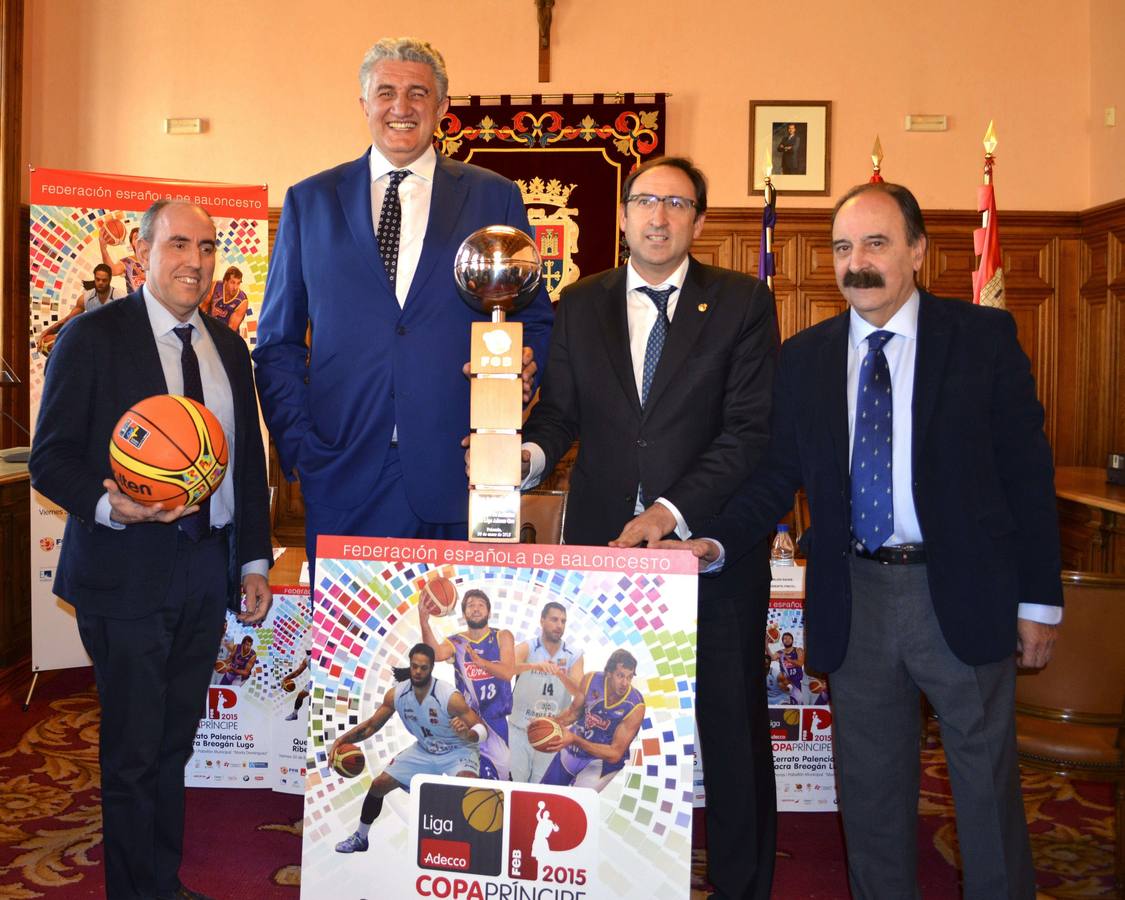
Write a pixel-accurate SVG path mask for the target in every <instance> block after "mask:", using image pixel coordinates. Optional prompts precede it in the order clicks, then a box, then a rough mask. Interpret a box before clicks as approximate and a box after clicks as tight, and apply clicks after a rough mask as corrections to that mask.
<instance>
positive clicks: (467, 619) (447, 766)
mask: <svg viewBox="0 0 1125 900" xmlns="http://www.w3.org/2000/svg"><path fill="white" fill-rule="evenodd" d="M317 557H318V558H317V568H316V584H315V585H314V586H313V588H314V599H313V615H314V634H313V650H312V659H313V664H312V670H313V690H312V696H311V698H310V702H311V704H312V705H311V711H310V714H309V715H310V728H309V766H308V776H307V781H306V784H307V788H306V794H305V827H304V845H303V857H302V876H301V882H302V883H301V893H302V896H303V897H311V898H319V897H325V898H328V897H331V898H332V900H343V898H364V897H374V896H381V897H382V896H385V897H396V898H403V900H406V898H410V897H453V896H457V897H465V898H469V897H480V898H485V897H502V896H507V897H516V896H526V897H531V896H534V897H536V898H540V900H575V898H580V897H589V898H595V897H615V898H637V900H641V898H644V900H651V898H669V900H672V898H675V900H680V898H683V897H685V896H687V893H688V890H689V883H690V862H691V856H690V854H691V822H692V809H691V806H692V767H693V766H692V763H693V753H694V743H695V724H694V703H695V697H694V683H695V608H696V607H695V598H696V581H697V579H696V568H695V564H694V561H693V558H692V557H691V555H690V554H688V553H684V552H670V551H648V550H628V551H619V550H615V549H611V548H606V547H602V548H594V547H569V546H537V545H522V544H517V545H494V544H465V543H457V542H440V541H439V542H423V541H407V540H391V539H372V538H339V537H322V538H321V539H320V542H319V544H318V548H317Z"/></svg>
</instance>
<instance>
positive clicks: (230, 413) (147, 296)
mask: <svg viewBox="0 0 1125 900" xmlns="http://www.w3.org/2000/svg"><path fill="white" fill-rule="evenodd" d="M142 290H143V293H144V300H145V311H146V312H147V313H148V321H149V325H150V326H151V327H152V336H153V337H154V338H155V339H156V350H157V353H158V354H159V355H160V367H161V368H162V369H163V370H164V381H165V384H166V385H167V386H168V393H169V394H180V395H183V393H184V371H183V366H182V364H181V362H180V356H181V354H182V353H183V348H184V345H183V342H182V341H181V340H180V339H179V337H177V336H176V333H175V331H174V329H175V328H177V327H179V326H180V325H185V324H186V325H191V326H192V335H191V346H192V349H193V350H195V355H196V357H198V359H199V374H200V376H201V378H202V381H203V399H204V405H205V406H206V407H207V408H208V409H209V410H211V412H212V413H214V414H215V418H217V419H218V420H219V424H220V425H222V426H223V433H224V434H225V435H226V439H227V477H225V478H224V479H223V480H222V481H221V482H220V483H219V487H218V488H217V489H216V490H215V492H214V493H213V494H212V495H211V506H210V510H211V527H212V528H222V527H224V526H226V525H229V524H230V523H231V522H233V521H234V435H235V428H236V422H235V417H234V396H233V395H232V394H231V389H230V381H229V379H228V378H227V372H226V369H225V368H224V367H223V361H222V359H221V358H220V357H219V351H218V349H217V348H216V347H215V343H214V341H212V340H211V335H209V334H208V333H207V329H206V327H205V326H204V325H203V320H202V319H201V318H200V316H199V310H198V309H196V310H195V311H193V312H192V314H191V318H190V319H188V321H187V322H181V321H180V320H179V319H177V318H176V317H175V316H174V315H172V313H170V312H169V311H168V310H167V309H165V308H164V306H163V305H161V303H160V302H159V301H158V300H157V299H156V298H155V297H153V296H152V294H151V293H150V292H149V289H148V285H147V284H146V285H145V286H144V287H143V289H142ZM256 426H257V423H256V422H255V423H253V425H252V426H251V425H249V424H247V426H246V427H256ZM110 511H111V507H110V504H109V493H108V492H107V493H106V494H104V495H103V496H102V498H101V499H100V500H99V501H98V506H97V510H96V512H95V520H96V521H97V522H98V523H99V524H100V525H105V526H107V527H109V528H113V529H115V530H119V529H122V528H125V527H126V526H124V525H122V524H121V523H120V522H115V521H113V520H112V519H111V518H110V515H109V514H110ZM196 515H198V514H196ZM268 572H269V562H268V561H267V560H264V559H263V560H253V561H251V562H248V563H246V564H245V565H244V566H243V567H242V575H243V577H245V576H246V575H249V574H257V575H265V574H266V573H268Z"/></svg>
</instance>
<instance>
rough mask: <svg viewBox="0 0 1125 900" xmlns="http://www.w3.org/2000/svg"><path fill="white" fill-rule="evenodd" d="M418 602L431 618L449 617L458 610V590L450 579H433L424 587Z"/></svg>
mask: <svg viewBox="0 0 1125 900" xmlns="http://www.w3.org/2000/svg"><path fill="white" fill-rule="evenodd" d="M418 602H419V603H422V604H425V607H426V612H428V613H429V614H430V615H431V616H448V615H449V614H450V613H451V612H453V610H455V609H456V608H457V588H456V587H455V586H454V584H453V582H452V581H450V580H449V579H448V578H431V579H430V580H429V581H427V582H426V583H425V584H424V585H422V590H421V591H420V593H419V599H418Z"/></svg>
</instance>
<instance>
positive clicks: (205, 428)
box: [109, 394, 227, 509]
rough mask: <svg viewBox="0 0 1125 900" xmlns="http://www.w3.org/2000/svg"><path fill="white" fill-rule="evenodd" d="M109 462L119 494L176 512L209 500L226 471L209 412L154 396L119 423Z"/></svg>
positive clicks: (219, 429)
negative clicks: (181, 507)
mask: <svg viewBox="0 0 1125 900" xmlns="http://www.w3.org/2000/svg"><path fill="white" fill-rule="evenodd" d="M109 462H110V466H111V467H112V469H113V477H114V479H115V480H116V481H117V484H118V486H119V487H120V488H121V490H122V491H123V492H124V493H125V494H127V495H128V496H129V497H130V498H132V499H133V500H136V501H137V502H138V503H146V504H149V505H152V506H159V507H160V508H161V509H175V508H176V507H177V506H180V505H181V504H182V505H183V506H194V505H195V504H196V503H201V502H202V501H203V500H205V499H207V497H209V496H210V495H211V493H212V492H213V491H214V490H215V488H217V487H218V486H219V483H220V482H221V481H222V480H223V475H225V474H226V471H227V438H226V435H225V434H224V433H223V426H222V425H220V424H219V420H218V419H216V418H215V415H214V413H212V412H211V411H210V410H209V409H207V407H205V406H203V404H201V403H197V402H196V401H194V400H190V399H188V398H187V397H178V396H176V395H175V394H157V395H156V396H154V397H146V398H145V399H144V400H141V401H140V402H139V403H134V404H133V405H132V406H131V407H130V408H129V409H128V410H127V411H126V413H125V415H123V416H122V417H121V418H120V419H119V420H118V422H117V425H116V426H115V427H114V429H113V434H112V436H111V437H110V441H109Z"/></svg>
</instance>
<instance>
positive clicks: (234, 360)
mask: <svg viewBox="0 0 1125 900" xmlns="http://www.w3.org/2000/svg"><path fill="white" fill-rule="evenodd" d="M137 248H138V255H139V257H140V260H141V263H142V265H143V266H144V268H145V270H146V272H147V275H148V278H147V281H146V283H145V285H144V288H143V289H142V290H139V291H137V292H136V293H133V294H130V295H129V296H128V297H126V298H124V299H123V300H118V301H115V302H114V303H110V304H107V305H105V306H103V307H101V308H99V309H96V310H94V311H93V312H90V313H87V314H85V315H82V316H79V317H78V318H77V319H75V320H74V321H73V322H72V323H71V324H70V325H69V326H68V327H67V328H66V329H65V330H64V331H63V333H62V335H61V336H60V337H59V339H58V342H57V343H56V345H55V352H54V353H53V354H52V356H51V361H50V364H49V365H48V367H47V376H46V381H45V383H44V387H43V402H42V406H41V407H40V410H39V421H38V424H37V426H36V434H35V445H34V447H33V448H32V452H31V461H30V468H31V479H32V484H33V485H34V486H35V489H36V490H38V491H40V492H41V493H42V494H44V495H45V496H46V497H48V498H50V499H51V500H53V501H54V502H56V503H58V504H59V505H60V506H61V507H63V509H65V510H66V511H67V512H68V513H69V514H70V517H69V518H68V519H67V523H66V531H65V533H64V537H65V540H64V541H63V549H62V556H61V558H60V560H59V570H58V574H57V576H56V578H55V593H56V594H58V595H59V596H60V597H62V598H63V599H65V600H66V601H68V602H69V603H71V604H73V605H74V607H75V609H76V611H77V618H78V629H79V632H80V634H81V636H82V643H83V645H84V646H85V648H86V652H87V653H89V654H90V657H91V659H93V661H94V676H95V678H96V680H97V685H98V697H99V699H100V700H101V706H102V719H101V743H100V758H101V772H102V819H103V840H104V844H105V866H106V873H105V881H106V894H107V895H108V896H109V897H112V898H114V900H117V898H134V897H137V898H141V897H143V898H146V900H151V898H152V897H157V898H161V900H164V898H190V897H199V896H201V895H199V894H196V893H194V892H192V891H190V890H188V889H187V888H185V887H184V886H183V885H182V884H180V880H179V876H178V871H179V867H180V858H181V854H182V848H183V831H184V764H185V763H186V761H187V758H188V756H190V754H191V747H192V740H193V738H194V736H195V729H196V726H197V725H198V723H199V716H200V710H201V709H203V706H204V702H205V700H204V698H205V694H206V690H207V684H208V682H209V680H210V676H211V674H212V667H213V665H214V662H215V654H216V650H217V644H218V638H219V635H220V634H222V631H223V618H224V614H225V608H226V607H227V605H228V604H230V605H231V606H232V608H233V609H235V610H237V609H238V608H239V581H240V580H241V583H242V588H243V589H244V590H245V594H246V598H245V612H243V613H242V614H241V615H240V618H241V619H242V620H243V621H244V622H257V621H259V620H261V618H262V617H263V616H264V615H265V614H266V612H267V610H268V609H269V605H270V591H269V585H268V584H267V582H266V577H265V576H266V572H267V571H268V567H269V559H270V537H269V509H268V500H267V496H268V492H267V487H266V472H265V454H264V451H263V449H262V440H261V436H260V434H259V431H258V426H257V418H258V407H257V402H256V399H255V396H254V384H253V380H252V376H251V371H250V357H249V355H248V354H247V352H246V345H245V344H244V343H243V342H242V340H241V339H240V338H239V337H238V336H237V335H236V334H234V333H232V332H231V331H229V330H228V329H226V328H224V327H223V326H222V325H220V324H218V323H216V322H213V321H211V320H210V319H207V318H204V317H201V316H200V315H199V313H198V311H197V309H196V307H197V306H198V304H199V299H200V295H201V294H202V292H203V290H204V288H205V287H206V286H208V285H210V284H211V275H212V272H213V271H214V268H215V226H214V224H213V223H212V221H211V217H210V216H208V215H207V213H206V212H204V211H203V210H202V209H200V208H199V207H196V206H189V205H187V204H184V203H172V202H169V201H163V200H162V201H159V202H158V203H155V204H153V206H152V207H151V208H150V209H149V210H148V212H146V213H145V215H144V218H143V220H142V222H141V231H140V236H139V239H138V241H137ZM163 393H174V394H187V395H188V396H195V395H198V394H202V400H203V402H204V403H205V404H206V405H207V407H208V408H209V409H210V410H211V411H212V412H213V413H215V415H216V416H217V417H218V419H219V421H220V422H221V423H222V426H223V430H224V431H225V432H226V436H227V444H228V446H229V447H230V448H231V459H230V461H229V466H230V468H229V470H228V473H227V477H226V478H225V479H224V480H223V482H222V483H221V484H220V486H219V489H218V491H217V492H216V493H215V494H214V495H213V496H212V497H211V498H210V499H209V500H208V501H207V502H206V503H205V504H204V510H205V511H203V512H201V511H200V510H199V508H198V507H190V508H187V509H185V508H184V507H177V508H176V509H173V510H160V509H157V508H156V507H152V506H142V505H140V504H138V503H134V502H133V501H132V500H130V499H129V498H128V497H126V496H125V495H124V494H123V493H121V492H120V490H119V489H118V488H117V485H116V483H115V482H114V481H113V479H112V478H111V477H110V465H109V438H110V435H111V433H112V431H113V428H114V425H115V424H116V423H117V420H118V419H119V418H120V417H121V415H122V414H123V413H124V412H125V411H126V410H127V409H128V408H129V407H130V406H131V405H132V404H134V403H136V402H137V401H139V400H142V399H144V398H145V397H148V396H151V395H153V394H163ZM204 515H206V516H207V517H208V518H207V519H203V518H202V516H204ZM140 648H143V652H142V650H141V649H140Z"/></svg>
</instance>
